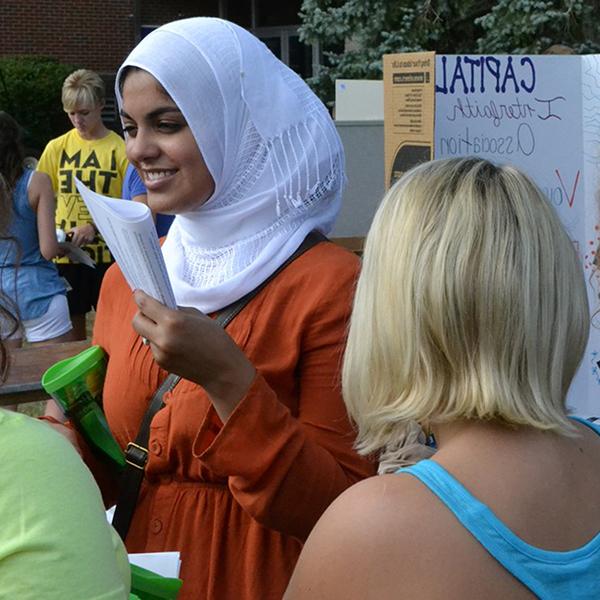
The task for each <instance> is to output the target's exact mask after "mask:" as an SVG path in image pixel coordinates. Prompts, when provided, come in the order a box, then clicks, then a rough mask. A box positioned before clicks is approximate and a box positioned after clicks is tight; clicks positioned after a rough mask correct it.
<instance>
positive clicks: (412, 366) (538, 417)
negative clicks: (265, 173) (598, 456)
mask: <svg viewBox="0 0 600 600" xmlns="http://www.w3.org/2000/svg"><path fill="white" fill-rule="evenodd" d="M588 329H589V308H588V302H587V294H586V288H585V281H584V277H583V271H582V268H581V264H580V261H579V260H578V257H577V254H576V251H575V249H574V246H573V243H572V242H571V240H570V239H569V237H568V235H567V234H566V232H565V230H564V229H563V227H562V225H561V223H560V222H559V219H558V217H557V215H556V214H555V212H554V210H553V209H552V207H551V206H550V205H549V203H548V202H547V200H546V199H545V197H544V196H543V194H542V192H541V191H540V190H539V189H538V188H537V187H536V185H535V184H534V183H533V182H532V181H531V180H530V179H529V178H528V177H527V176H525V175H524V174H523V173H521V172H520V171H518V170H517V169H515V168H513V167H509V166H495V165H493V164H492V163H490V162H488V161H485V160H481V159H477V158H467V159H452V160H441V161H433V162H430V163H426V164H423V165H421V166H419V167H417V168H415V169H413V170H412V171H409V172H408V173H406V174H405V175H404V176H403V177H402V178H401V179H400V180H399V181H398V182H397V183H396V184H395V186H394V187H393V188H392V189H391V190H390V191H389V192H388V193H387V194H386V196H385V197H384V199H383V202H382V204H381V206H380V207H379V209H378V211H377V214H376V216H375V219H374V221H373V225H372V227H371V230H370V231H369V234H368V236H367V241H366V245H365V254H364V263H363V269H362V273H361V276H360V279H359V282H358V287H357V293H356V298H355V303H354V308H353V313H352V320H351V325H350V332H349V338H348V347H347V350H346V354H345V357H344V365H343V376H342V379H343V392H344V399H345V401H346V404H347V407H348V410H349V413H350V415H351V417H352V418H353V419H354V421H355V422H356V424H357V426H358V441H357V446H358V448H359V450H360V451H361V452H363V453H365V454H366V453H371V452H375V451H382V450H385V449H386V448H387V447H389V446H390V445H393V444H396V445H397V446H398V445H400V446H401V445H402V444H401V443H400V444H399V442H398V441H399V440H400V442H402V441H404V442H406V440H407V439H408V438H409V437H411V436H412V441H413V442H414V441H415V439H416V438H415V436H414V430H415V424H419V425H424V424H426V423H445V422H450V421H454V420H459V419H482V420H496V421H499V422H502V423H505V424H508V425H514V426H519V425H528V426H531V427H535V428H538V429H541V430H553V431H557V432H561V433H565V434H569V433H571V432H573V431H574V429H573V427H572V426H571V425H570V423H569V421H568V420H567V416H566V409H565V397H566V393H567V390H568V388H569V385H570V383H571V380H572V378H573V376H574V374H575V372H576V370H577V367H578V365H579V363H580V361H581V358H582V356H583V352H584V349H585V345H586V341H587V337H588ZM411 432H412V433H411Z"/></svg>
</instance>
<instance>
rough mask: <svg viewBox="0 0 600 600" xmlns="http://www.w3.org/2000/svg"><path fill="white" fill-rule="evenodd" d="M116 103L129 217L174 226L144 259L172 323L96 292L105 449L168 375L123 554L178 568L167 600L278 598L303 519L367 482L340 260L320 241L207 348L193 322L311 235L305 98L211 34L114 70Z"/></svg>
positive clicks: (336, 200) (348, 259) (327, 178)
mask: <svg viewBox="0 0 600 600" xmlns="http://www.w3.org/2000/svg"><path fill="white" fill-rule="evenodd" d="M117 93H118V100H119V106H120V108H121V115H122V119H123V125H124V129H125V132H126V137H127V152H128V156H129V158H130V160H131V161H132V162H133V164H134V165H135V167H136V168H137V169H138V171H139V172H140V174H141V176H142V178H143V180H144V183H145V185H146V187H147V189H148V204H149V205H150V207H151V208H152V209H153V210H155V211H156V212H160V213H170V214H175V215H176V217H175V220H174V223H173V225H172V227H171V229H170V231H169V234H168V236H167V238H166V240H165V242H164V245H163V254H164V257H165V261H166V265H167V270H168V273H169V277H170V279H171V282H172V284H173V288H174V291H175V296H176V299H177V302H178V304H179V305H180V306H181V307H186V308H181V309H180V310H177V311H175V310H170V309H168V308H166V307H165V306H163V305H161V304H160V303H158V302H157V301H155V300H154V299H152V298H150V297H149V296H147V295H145V294H143V293H142V292H140V291H137V292H136V293H135V294H134V295H133V297H132V294H131V291H130V290H129V288H128V287H127V284H126V283H125V280H124V278H123V276H122V274H121V272H120V271H119V269H118V268H117V267H115V268H113V269H112V270H111V271H110V272H109V273H108V275H107V277H106V279H105V282H104V285H103V289H102V293H101V298H100V303H99V309H98V314H97V318H96V325H95V331H94V342H95V343H98V344H100V345H101V346H102V347H103V348H104V349H105V350H106V352H107V354H108V355H109V364H108V371H107V375H106V382H105V388H104V406H105V410H106V414H107V418H108V421H109V424H110V426H111V429H112V431H113V433H114V435H115V437H116V438H117V440H118V441H119V442H120V443H121V445H122V446H126V445H127V443H128V442H130V441H132V440H133V439H134V438H135V435H136V432H137V430H138V428H139V425H140V421H141V419H142V416H143V414H144V412H145V410H146V407H147V405H148V402H149V400H150V398H151V397H152V396H153V394H154V392H155V391H156V389H157V388H158V387H159V385H160V383H161V382H162V381H163V380H164V379H165V377H166V371H171V372H174V373H176V374H178V375H181V376H182V377H183V379H182V380H181V381H180V382H179V383H178V384H177V385H176V387H175V388H174V390H173V391H172V392H169V393H167V394H166V395H165V398H164V400H165V404H166V406H165V407H164V408H163V409H162V410H160V411H159V412H158V413H157V414H156V416H155V417H154V419H153V421H152V424H151V428H150V440H149V445H148V447H149V460H148V464H147V466H146V475H145V480H144V483H143V485H142V489H141V493H140V495H139V499H138V503H137V507H136V510H135V513H134V516H133V520H132V524H131V528H130V530H129V534H128V536H127V539H126V543H127V547H128V550H129V551H130V552H150V551H162V550H176V551H180V552H181V560H182V570H181V577H182V579H183V581H184V584H183V588H182V591H181V595H180V596H179V598H181V599H186V598H207V599H209V598H215V599H219V600H222V599H224V598H236V599H237V600H243V599H244V598H247V599H258V598H260V599H261V600H264V599H266V598H280V597H281V596H282V594H283V591H284V590H285V587H286V584H287V581H288V579H289V576H290V574H291V571H292V569H293V566H294V564H295V562H296V559H297V557H298V554H299V552H300V549H301V547H302V540H304V539H305V537H306V536H307V535H308V533H309V532H310V530H311V528H312V527H313V525H314V524H315V523H316V521H317V519H318V518H319V516H320V515H321V513H322V512H323V511H324V510H325V508H326V507H327V506H328V504H329V503H330V502H331V501H332V500H333V499H334V498H335V497H336V496H337V495H338V494H340V493H341V492H342V491H343V490H344V489H345V488H346V487H348V486H349V485H350V484H351V483H353V482H354V481H356V480H358V479H360V478H362V477H364V476H366V475H368V474H369V473H370V472H371V471H372V467H371V465H370V463H369V462H368V461H366V460H364V459H361V458H359V457H358V456H357V455H356V454H355V452H354V450H353V448H352V444H353V439H354V435H353V431H352V428H351V426H350V424H349V421H348V418H347V415H346V412H345V410H344V407H343V402H342V399H341V395H340V387H339V366H340V359H341V355H342V351H343V345H344V337H345V331H346V325H347V319H348V316H349V312H350V308H351V298H352V293H353V289H354V283H355V279H356V274H357V270H358V261H357V259H356V257H355V256H353V255H352V254H351V253H349V252H347V251H345V250H343V249H341V248H339V247H337V246H335V245H334V244H331V243H329V242H327V241H323V242H321V243H318V244H316V245H314V246H313V247H311V248H310V249H309V250H307V251H306V252H305V253H304V254H302V256H300V257H299V258H296V259H295V260H294V261H293V262H292V263H290V264H289V265H287V266H286V267H285V269H284V270H281V271H280V272H279V273H278V274H277V276H276V277H275V278H273V279H272V280H270V281H269V282H268V284H267V285H266V286H265V287H264V288H263V289H262V290H261V291H260V292H259V293H258V294H257V295H256V296H255V297H254V298H253V299H252V300H251V301H250V302H249V303H248V304H247V305H246V307H245V308H244V309H243V310H242V311H241V312H240V313H239V314H238V315H237V316H236V317H235V318H234V319H233V320H232V321H231V323H230V324H229V326H228V327H227V331H226V332H225V331H224V330H223V329H222V328H221V327H219V326H218V325H217V324H215V322H214V321H213V320H212V319H211V318H210V317H211V316H214V313H218V312H219V311H220V310H221V309H223V308H224V307H227V306H228V305H230V304H231V303H233V302H235V301H236V300H238V299H240V298H241V297H242V296H244V295H245V294H247V293H248V292H250V291H252V290H254V289H255V288H256V287H257V286H259V285H260V284H262V283H263V282H264V281H265V280H266V279H268V278H269V277H270V276H271V275H273V273H275V271H277V269H278V268H279V267H280V266H281V265H282V264H283V263H284V262H285V261H286V260H287V259H288V258H289V257H290V256H291V255H292V254H293V253H294V252H295V251H296V249H297V248H298V247H299V246H300V245H301V243H302V242H303V240H304V239H305V237H306V236H307V234H309V233H310V232H311V231H318V232H322V233H325V234H326V233H327V232H329V230H330V229H331V227H332V224H333V222H334V219H335V217H336V215H337V212H338V210H339V206H340V202H341V191H342V185H343V182H344V159H343V150H342V147H341V144H340V140H339V137H338V135H337V133H336V130H335V127H334V125H333V123H332V121H331V119H330V117H329V115H328V113H327V111H326V109H325V108H324V106H323V105H322V104H321V102H320V101H319V100H318V99H317V98H316V96H315V95H314V94H313V93H312V92H311V91H310V90H309V88H308V87H307V86H306V84H305V83H304V82H303V81H302V80H301V79H300V78H299V77H298V76H297V75H296V74H295V73H293V72H292V71H291V70H290V69H288V68H287V67H286V66H285V65H283V64H282V63H281V62H280V61H279V60H277V59H276V58H275V57H274V56H273V55H272V54H271V52H270V51H269V50H268V49H267V48H266V47H265V46H264V45H263V44H262V43H261V42H260V41H259V40H257V39H256V38H255V37H253V36H252V35H251V34H249V33H248V32H247V31H245V30H243V29H241V28H240V27H237V26H236V25H233V24H232V23H228V22H226V21H223V20H219V19H210V18H195V19H188V20H183V21H178V22H175V23H171V24H168V25H165V26H163V27H161V28H159V29H157V30H156V31H154V32H153V33H151V34H150V35H149V36H148V37H146V38H145V39H144V40H143V41H142V42H141V43H140V44H139V45H138V46H137V48H135V49H134V50H133V52H132V53H131V54H130V56H129V57H128V58H127V59H126V61H125V62H124V64H123V65H122V67H121V69H120V70H119V73H118V75H117ZM207 315H208V316H207ZM132 321H133V328H132V325H131V324H132ZM96 472H97V473H98V471H96ZM114 491H115V486H114V484H113V483H111V482H108V483H107V484H106V485H105V486H104V492H105V494H106V495H107V496H111V495H114Z"/></svg>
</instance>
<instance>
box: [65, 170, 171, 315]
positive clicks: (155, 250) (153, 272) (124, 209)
mask: <svg viewBox="0 0 600 600" xmlns="http://www.w3.org/2000/svg"><path fill="white" fill-rule="evenodd" d="M75 185H76V186H77V190H78V191H79V193H80V194H81V197H82V198H83V201H84V202H85V205H86V206H87V208H88V210H89V211H90V214H91V215H92V218H93V219H94V224H95V225H96V228H97V229H98V231H99V232H100V233H101V235H102V237H103V238H104V241H105V242H106V244H107V246H108V248H109V249H110V251H111V253H112V255H113V256H114V257H115V260H116V261H117V263H118V265H119V267H121V271H122V272H123V275H124V276H125V279H126V280H127V283H128V284H129V286H130V287H131V289H132V290H136V289H137V290H142V291H144V292H146V294H148V295H149V296H152V297H153V298H155V299H156V300H158V301H159V302H161V303H162V304H164V305H165V306H167V307H168V308H177V303H176V302H175V296H174V294H173V288H172V287H171V282H170V281H169V276H168V274H167V268H166V265H165V261H164V258H163V255H162V251H161V249H160V244H159V241H158V235H157V233H156V227H155V225H154V220H153V219H152V212H151V211H150V209H149V208H148V207H147V206H146V205H145V204H142V203H141V202H131V201H128V200H115V199H114V198H109V197H108V196H103V195H101V194H98V193H97V192H94V191H92V190H90V189H89V188H87V187H86V186H85V185H84V184H83V183H81V181H79V180H78V179H75Z"/></svg>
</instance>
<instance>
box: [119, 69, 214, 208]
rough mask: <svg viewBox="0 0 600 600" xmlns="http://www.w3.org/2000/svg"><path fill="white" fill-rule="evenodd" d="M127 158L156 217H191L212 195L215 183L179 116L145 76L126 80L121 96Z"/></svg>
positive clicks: (131, 73)
mask: <svg viewBox="0 0 600 600" xmlns="http://www.w3.org/2000/svg"><path fill="white" fill-rule="evenodd" d="M122 96H123V106H122V110H121V116H122V117H123V128H124V130H125V132H126V133H127V140H126V145H127V157H128V158H129V160H130V161H131V163H132V164H133V166H134V167H135V168H136V169H137V170H138V172H139V174H140V176H141V177H142V180H143V181H144V185H145V186H146V188H147V190H148V197H147V198H148V200H147V202H148V206H150V208H151V209H152V210H153V211H155V212H159V213H164V214H179V213H185V212H190V211H193V210H195V209H197V208H199V207H200V206H202V204H204V203H205V202H206V201H207V200H208V199H209V198H210V197H211V196H212V193H213V192H214V189H215V182H214V180H213V178H212V176H211V174H210V172H209V170H208V167H207V166H206V163H205V162H204V159H203V158H202V154H201V153H200V149H199V148H198V145H197V144H196V140H195V139H194V136H193V135H192V131H191V129H190V128H189V126H188V124H187V122H186V120H185V119H184V117H183V115H182V114H181V111H180V110H179V108H178V107H177V105H176V104H175V103H174V102H173V100H172V99H171V98H170V96H169V95H168V94H167V93H166V92H165V90H164V89H163V88H162V87H161V85H160V84H159V83H158V82H157V81H156V79H155V78H154V77H153V76H152V75H150V74H149V73H148V72H146V71H141V70H138V69H134V70H131V71H129V72H127V73H126V74H125V82H124V84H123V90H122Z"/></svg>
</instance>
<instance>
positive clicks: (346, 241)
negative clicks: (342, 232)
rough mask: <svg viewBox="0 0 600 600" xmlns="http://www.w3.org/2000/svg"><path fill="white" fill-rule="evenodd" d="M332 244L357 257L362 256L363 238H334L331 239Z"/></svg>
mask: <svg viewBox="0 0 600 600" xmlns="http://www.w3.org/2000/svg"><path fill="white" fill-rule="evenodd" d="M331 241H332V242H333V243H334V244H338V245H339V246H343V247H344V248H346V249H347V250H350V251H352V252H354V254H356V255H357V256H362V253H363V248H364V245H365V238H364V237H334V238H331Z"/></svg>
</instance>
